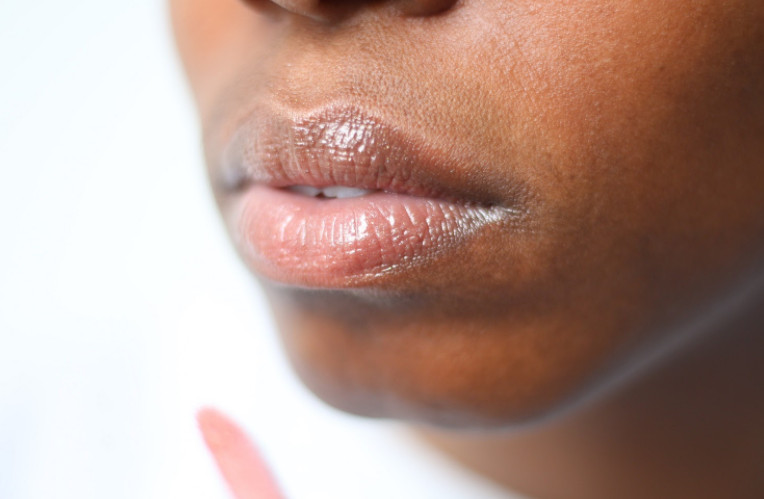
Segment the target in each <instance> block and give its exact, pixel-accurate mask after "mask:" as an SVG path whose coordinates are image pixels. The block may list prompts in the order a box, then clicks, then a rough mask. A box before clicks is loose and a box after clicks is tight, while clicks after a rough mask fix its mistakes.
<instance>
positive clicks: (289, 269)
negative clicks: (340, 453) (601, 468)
mask: <svg viewBox="0 0 764 499" xmlns="http://www.w3.org/2000/svg"><path fill="white" fill-rule="evenodd" d="M171 5H172V14H173V19H174V23H175V29H176V34H177V39H178V45H179V47H180V52H181V54H182V57H183V60H184V63H185V66H186V69H187V72H188V75H189V78H190V81H191V85H192V88H193V91H194V93H195V96H196V99H197V103H198V106H199V111H200V115H201V118H202V123H203V129H204V143H205V149H206V155H207V162H208V165H209V172H210V178H211V182H212V184H213V187H214V190H215V194H216V197H217V200H218V202H219V206H220V209H221V211H222V213H223V216H224V219H225V221H226V223H227V225H228V228H229V230H230V233H231V235H232V238H233V240H234V241H235V243H236V245H237V247H238V250H239V251H240V253H241V255H242V257H243V258H244V260H245V261H246V262H247V264H248V266H249V267H250V268H251V269H252V270H253V271H254V272H255V273H256V274H257V275H258V276H259V277H260V278H261V280H262V281H263V284H264V285H265V288H266V290H267V292H268V296H269V299H270V301H271V303H272V305H273V308H274V311H275V314H276V318H277V322H278V324H279V327H280V330H281V332H282V335H283V339H284V343H285V345H286V347H287V351H288V353H289V356H290V358H291V359H292V361H293V363H294V366H295V367H296V369H297V371H298V372H299V374H300V375H301V377H302V378H303V379H304V381H305V382H306V383H307V384H308V385H309V386H310V387H311V388H312V389H313V390H314V391H315V392H316V393H318V394H319V395H320V396H321V397H323V398H325V399H326V400H327V401H329V402H330V403H332V404H334V405H336V406H338V407H341V408H343V409H346V410H350V411H353V412H358V413H361V414H367V415H378V416H393V417H400V418H404V419H409V420H417V421H424V422H429V423H434V424H441V425H454V426H484V425H505V424H512V423H516V422H518V421H521V420H528V419H532V418H534V417H536V416H539V415H544V414H549V413H550V411H553V410H554V409H557V408H559V407H560V406H561V404H562V403H563V402H566V401H569V400H571V399H574V398H576V397H578V396H580V395H581V394H583V393H585V392H586V391H587V390H589V389H591V388H592V386H594V385H595V384H597V383H598V382H600V381H602V380H603V379H607V378H608V377H609V376H613V375H614V374H615V373H617V372H618V368H619V366H622V365H624V364H625V363H627V362H628V361H629V360H633V359H634V357H635V356H637V355H639V354H638V352H644V351H645V350H646V347H649V346H650V345H653V344H656V343H658V342H659V341H660V340H661V339H665V338H667V337H670V336H671V335H675V334H677V331H678V330H679V329H683V328H685V329H686V326H687V324H688V323H689V321H690V318H693V317H695V318H697V317H698V316H699V314H701V313H702V312H703V311H706V310H709V308H711V307H712V306H713V305H712V304H713V303H714V302H716V301H718V300H719V299H720V298H722V297H723V296H724V295H726V294H728V293H730V292H732V291H733V290H734V287H735V286H737V285H739V284H740V279H741V278H742V277H743V276H745V275H747V274H750V272H751V269H753V268H754V267H755V266H757V265H758V264H759V263H760V260H761V257H762V256H763V255H764V3H762V2H761V1H760V0H674V1H671V2H665V1H659V0H618V1H615V0H570V1H564V2H563V1H553V2H538V1H535V0H517V1H511V0H479V1H478V0H474V1H473V0H460V1H458V2H453V1H451V0H391V1H384V0H375V1H356V2H351V1H347V0H343V1H339V0H337V1H330V0H327V1H323V0H322V1H318V0H281V1H277V2H269V1H265V0H257V1H255V0H250V1H247V2H243V1H235V0H174V1H172V2H171ZM338 187H339V188H338ZM647 350H649V348H647Z"/></svg>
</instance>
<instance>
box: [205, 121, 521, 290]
mask: <svg viewBox="0 0 764 499" xmlns="http://www.w3.org/2000/svg"><path fill="white" fill-rule="evenodd" d="M469 166H470V165H468V164H464V163H461V162H459V160H458V158H454V157H452V155H450V154H448V153H445V152H443V151H442V150H441V149H438V148H436V147H435V146H433V145H432V143H428V142H427V141H425V140H421V139H420V138H419V137H418V136H417V135H416V134H413V133H406V131H405V130H401V129H399V128H396V127H394V126H392V125H390V124H389V123H387V122H386V121H385V120H384V119H381V118H379V117H376V116H372V115H371V114H369V113H365V112H363V111H360V110H359V109H357V108H355V107H345V106H339V107H329V108H324V109H320V110H318V111H314V112H309V113H304V114H295V113H286V112H282V113H274V112H272V111H268V110H258V112H253V113H251V114H250V115H249V117H248V119H246V120H245V121H244V122H243V123H242V124H241V125H240V126H239V127H238V128H237V129H236V131H235V132H234V133H233V135H232V136H231V139H230V140H229V141H228V142H227V146H226V147H225V148H224V149H223V152H222V160H221V162H220V170H219V171H220V173H219V180H220V181H221V184H222V186H223V190H224V191H225V192H226V194H227V197H229V198H230V199H232V200H233V209H232V210H231V212H230V213H229V223H230V224H231V225H232V227H231V228H232V229H233V233H234V239H235V240H236V242H237V245H238V247H239V249H240V251H241V252H242V254H243V256H244V258H245V259H246V261H247V262H248V263H249V264H250V265H251V266H252V267H253V268H254V270H255V271H256V272H258V273H259V274H261V275H263V276H264V277H266V278H268V279H271V280H273V281H277V282H281V283H284V284H287V285H294V286H300V287H308V288H329V289H332V288H333V289H340V288H358V287H367V286H373V284H374V281H375V280H376V279H380V278H382V277H388V276H390V275H396V274H398V275H402V274H405V273H406V272H407V270H411V269H412V268H413V267H418V268H421V267H423V266H427V265H430V264H432V263H433V262H436V261H437V260H438V259H440V258H442V257H444V256H445V255H447V254H449V253H453V252H454V251H456V250H458V248H459V247H461V246H463V245H464V244H466V243H467V242H469V241H473V240H474V239H475V237H478V235H479V234H480V233H481V232H483V231H484V230H486V229H487V228H489V227H492V226H497V225H501V224H511V223H516V222H517V221H518V219H520V218H522V216H523V212H522V210H520V209H519V208H518V204H517V203H514V202H513V203H509V204H506V203H497V202H495V200H496V199H498V198H499V194H498V193H495V192H492V189H491V185H490V183H489V182H487V181H483V182H481V179H480V178H479V177H478V178H477V180H476V177H475V176H474V175H473V174H474V169H471V168H470V167H469ZM295 186H310V187H316V188H325V187H330V186H343V187H351V188H357V189H365V190H369V191H372V192H371V193H370V194H367V195H364V196H360V197H351V198H343V199H334V198H332V199H322V198H319V197H311V196H306V195H303V194H298V193H296V192H293V191H292V190H290V189H289V188H293V187H295Z"/></svg>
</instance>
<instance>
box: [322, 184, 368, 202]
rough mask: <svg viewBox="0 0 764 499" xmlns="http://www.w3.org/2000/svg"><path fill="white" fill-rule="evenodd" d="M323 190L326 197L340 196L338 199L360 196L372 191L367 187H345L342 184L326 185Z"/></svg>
mask: <svg viewBox="0 0 764 499" xmlns="http://www.w3.org/2000/svg"><path fill="white" fill-rule="evenodd" d="M322 190H323V193H324V196H325V197H328V198H338V199H344V198H355V197H359V196H365V195H366V194H369V193H371V191H369V190H367V189H357V188H355V187H343V186H341V185H332V186H329V187H324V188H323V189H322Z"/></svg>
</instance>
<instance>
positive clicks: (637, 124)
mask: <svg viewBox="0 0 764 499" xmlns="http://www.w3.org/2000/svg"><path fill="white" fill-rule="evenodd" d="M748 3H750V2H748ZM685 4H686V3H678V4H677V5H676V6H675V7H666V8H662V10H660V11H656V9H655V8H654V5H651V2H639V1H632V2H626V3H624V4H622V5H620V6H619V7H618V8H617V9H616V8H615V7H613V8H611V9H610V10H607V11H606V10H603V9H599V10H597V9H594V8H591V9H589V10H588V12H589V15H588V16H581V15H579V16H576V15H574V14H575V12H565V11H564V10H565V7H559V6H556V7H555V11H556V13H555V15H556V17H555V15H551V14H550V15H549V16H543V21H539V22H538V23H531V24H529V25H528V26H529V28H528V29H527V31H526V32H524V33H522V34H521V35H520V37H519V39H520V40H521V42H520V43H521V44H522V45H521V46H520V48H519V49H517V50H514V51H513V53H515V54H517V53H519V54H521V55H525V56H527V60H524V61H522V62H523V64H519V65H518V62H517V61H516V60H513V61H504V62H503V66H504V67H508V68H512V69H511V74H510V75H509V76H511V78H506V79H504V82H505V83H504V88H505V89H507V91H505V92H504V93H503V94H500V93H498V94H497V97H496V102H495V104H496V106H497V107H502V108H504V109H507V114H508V115H510V116H512V118H513V120H514V122H513V123H510V125H509V126H507V125H506V124H505V125H504V127H503V128H502V127H501V125H500V123H499V122H497V123H496V124H495V126H492V127H489V129H491V130H496V129H503V130H507V129H508V131H509V133H507V134H506V135H505V138H504V139H502V138H501V137H498V136H497V137H496V138H495V140H496V141H497V142H499V143H501V144H502V146H501V147H502V148H503V150H504V151H505V154H506V156H505V157H507V158H510V159H509V161H510V162H511V161H516V162H518V163H520V164H521V165H522V164H525V165H532V166H525V167H523V166H521V168H522V169H523V173H524V175H526V176H527V178H528V179H529V183H530V184H531V185H533V186H534V187H535V188H536V191H537V192H540V193H543V194H542V196H543V202H542V203H541V210H542V213H541V214H540V215H539V218H540V219H542V220H544V230H545V231H546V233H547V235H548V237H549V238H550V239H553V240H554V244H553V245H551V246H550V251H552V252H553V253H554V252H557V253H554V255H547V256H545V257H540V258H548V259H550V260H553V259H557V260H560V257H563V256H564V257H565V259H566V260H567V263H565V265H566V266H567V267H568V270H570V269H573V268H578V269H584V272H583V274H584V275H585V276H586V277H587V279H595V280H596V279H600V280H601V281H602V283H603V285H602V286H601V289H603V290H609V291H608V292H612V291H613V290H612V289H611V288H610V287H609V286H606V285H604V283H606V282H607V281H613V279H612V276H613V275H619V276H621V277H622V279H621V280H622V282H623V284H624V286H630V287H633V286H634V285H635V284H636V283H639V282H641V283H642V285H643V286H644V288H645V292H647V293H650V294H655V293H658V294H665V295H666V296H672V297H676V296H682V293H684V292H686V291H688V290H691V289H693V288H695V287H696V286H698V285H703V286H704V287H705V288H706V289H710V288H711V287H713V286H714V285H715V284H714V282H715V279H716V278H724V277H729V275H728V274H729V272H731V271H732V266H733V265H737V264H738V263H740V265H743V266H744V265H747V264H750V260H751V258H755V257H756V255H757V254H758V252H760V251H761V247H762V241H761V240H760V239H761V234H762V225H763V224H764V221H763V220H762V219H763V218H764V217H762V215H761V214H762V213H764V202H762V196H761V193H762V192H764V168H762V160H761V158H762V157H764V141H763V140H762V139H761V137H763V136H764V64H762V62H764V56H762V54H764V32H763V30H762V19H761V17H762V16H761V15H759V16H758V19H757V17H756V16H755V15H752V12H751V10H752V9H751V8H750V6H746V5H745V4H746V2H732V3H728V4H725V5H724V6H719V5H718V4H716V3H713V2H697V3H694V4H693V5H692V6H688V5H685ZM759 10H760V11H764V9H759ZM541 18H542V17H541V16H540V17H539V19H541ZM507 82H513V83H507ZM497 83H498V82H497ZM492 85H494V86H496V84H492ZM502 95H504V96H506V95H509V96H511V99H510V100H508V101H506V100H502V99H501V97H502ZM518 96H520V98H518ZM508 103H509V104H511V106H510V107H508ZM555 248H556V249H555ZM562 249H564V254H563V253H562V252H561V251H562ZM571 259H572V260H571ZM730 262H735V263H734V264H731V263H730ZM614 272H615V274H613V273H614ZM628 276H632V278H633V280H631V281H630V278H628ZM680 290H681V291H682V293H679V294H678V295H677V291H680ZM670 301H674V300H673V299H672V300H670Z"/></svg>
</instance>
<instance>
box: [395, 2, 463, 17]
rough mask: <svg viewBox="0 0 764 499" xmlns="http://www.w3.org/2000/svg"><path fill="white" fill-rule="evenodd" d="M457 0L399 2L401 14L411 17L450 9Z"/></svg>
mask: <svg viewBox="0 0 764 499" xmlns="http://www.w3.org/2000/svg"><path fill="white" fill-rule="evenodd" d="M457 1H458V0H399V8H400V10H401V11H402V12H404V13H405V14H407V15H411V16H429V15H434V14H439V13H441V12H443V11H445V10H447V9H450V8H451V7H452V6H454V4H456V3H457Z"/></svg>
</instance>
